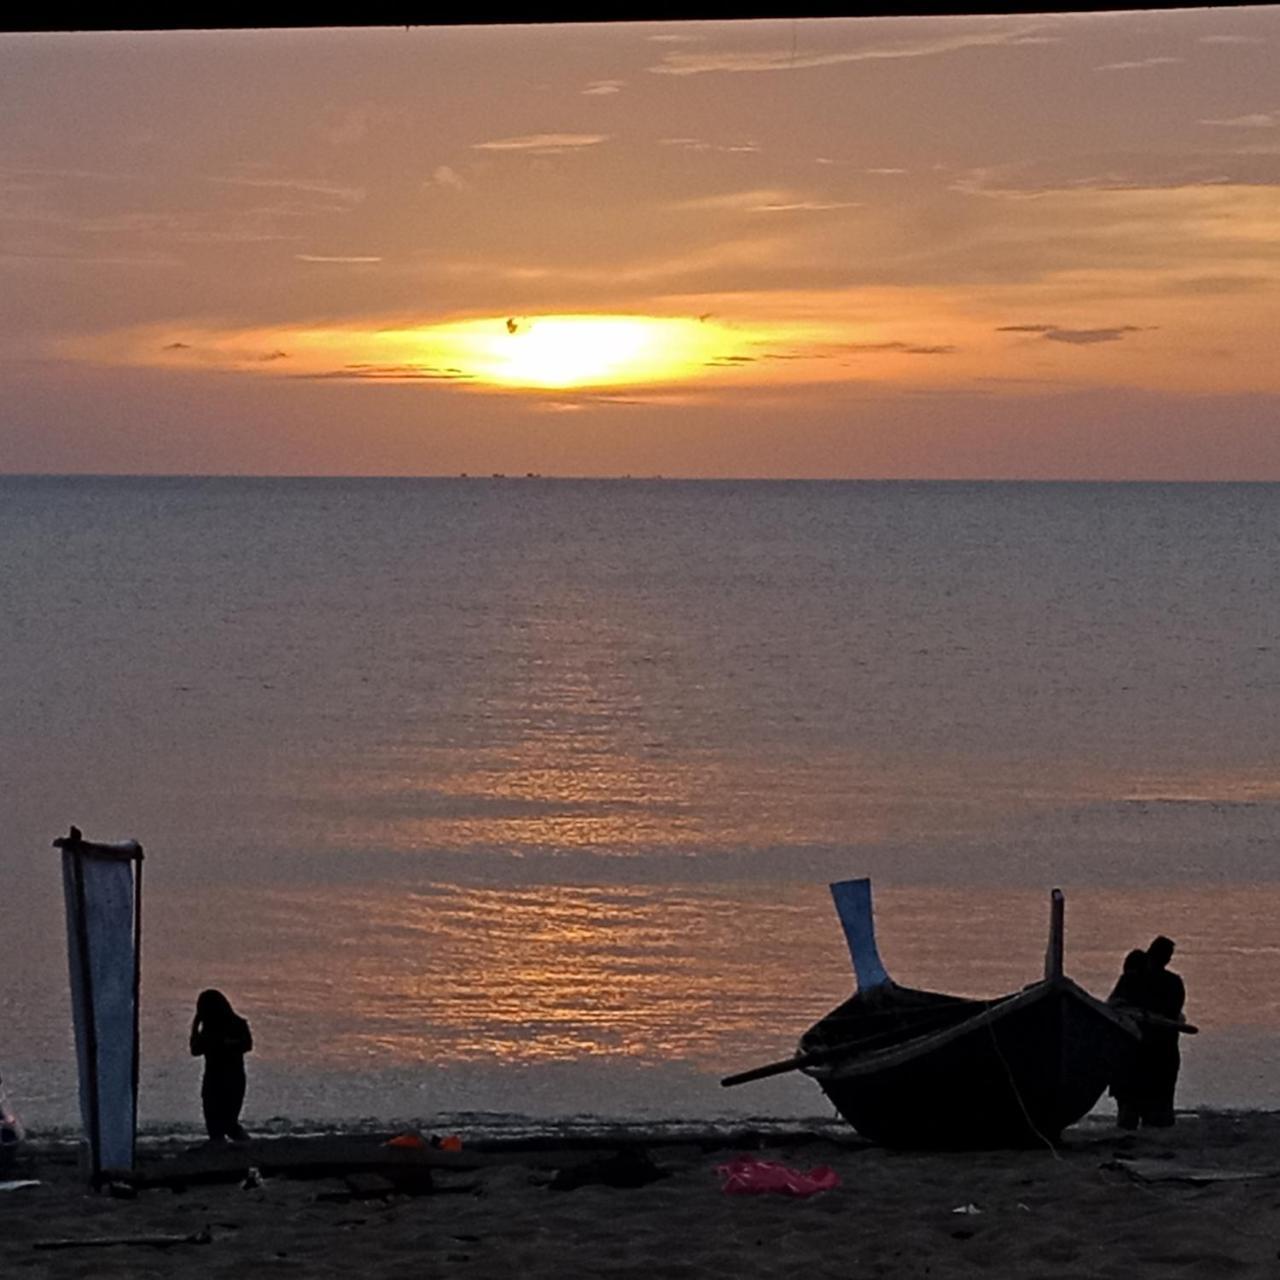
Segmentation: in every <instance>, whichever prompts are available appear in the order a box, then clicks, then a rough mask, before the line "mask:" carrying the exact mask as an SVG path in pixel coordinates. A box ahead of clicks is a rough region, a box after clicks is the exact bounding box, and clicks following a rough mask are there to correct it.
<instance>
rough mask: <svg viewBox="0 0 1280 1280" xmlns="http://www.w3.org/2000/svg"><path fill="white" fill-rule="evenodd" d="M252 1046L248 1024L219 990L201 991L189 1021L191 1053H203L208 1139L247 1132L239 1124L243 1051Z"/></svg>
mask: <svg viewBox="0 0 1280 1280" xmlns="http://www.w3.org/2000/svg"><path fill="white" fill-rule="evenodd" d="M252 1048H253V1035H252V1033H251V1032H250V1030H249V1024H248V1023H247V1022H246V1021H245V1020H244V1019H243V1018H242V1017H240V1015H239V1014H237V1013H236V1011H235V1010H234V1009H233V1008H232V1007H231V1001H230V1000H228V999H227V997H226V996H224V995H223V994H222V992H221V991H214V990H209V991H202V992H201V993H200V996H199V998H198V999H197V1000H196V1016H195V1017H194V1018H193V1019H192V1022H191V1054H192V1057H199V1056H201V1055H202V1054H203V1056H204V1080H203V1082H202V1083H201V1085H200V1102H201V1104H202V1105H203V1107H204V1124H205V1128H206V1129H207V1130H208V1132H209V1140H210V1141H211V1142H222V1141H224V1140H226V1139H227V1138H230V1139H232V1140H234V1141H236V1142H242V1141H244V1139H245V1138H247V1137H248V1136H249V1135H248V1134H247V1133H245V1131H244V1129H243V1127H242V1126H241V1124H240V1108H241V1107H242V1106H243V1105H244V1087H245V1078H244V1055H245V1054H246V1053H248V1052H249V1051H250V1050H251V1049H252Z"/></svg>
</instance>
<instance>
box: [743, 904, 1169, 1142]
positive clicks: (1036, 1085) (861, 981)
mask: <svg viewBox="0 0 1280 1280" xmlns="http://www.w3.org/2000/svg"><path fill="white" fill-rule="evenodd" d="M831 891H832V895H833V896H834V898H835V901H836V908H837V910H838V912H839V914H840V920H841V923H842V924H843V926H844V930H845V935H846V937H847V939H848V941H849V949H850V951H851V952H852V955H853V963H854V969H855V972H856V974H857V979H858V989H857V991H856V992H855V994H854V995H853V996H852V997H851V998H850V999H848V1000H846V1001H844V1003H843V1004H840V1005H838V1006H837V1007H836V1008H835V1009H833V1010H832V1011H831V1012H830V1013H829V1014H827V1015H826V1017H824V1018H822V1019H821V1020H820V1021H818V1022H817V1023H815V1024H814V1025H813V1026H812V1027H810V1028H809V1030H808V1031H806V1032H805V1033H804V1035H803V1036H802V1037H801V1039H800V1046H799V1049H798V1050H797V1052H796V1054H795V1055H794V1056H793V1057H792V1058H789V1059H784V1060H782V1061H781V1062H775V1063H770V1064H768V1065H767V1066H764V1067H757V1068H755V1069H754V1070H751V1071H744V1072H741V1073H740V1074H738V1075H735V1076H728V1077H726V1078H725V1079H724V1080H723V1081H722V1083H723V1084H725V1085H734V1084H743V1083H746V1082H747V1081H748V1080H757V1079H761V1078H763V1077H764V1076H770V1075H778V1074H781V1073H782V1072H784V1071H797V1070H798V1071H803V1072H804V1073H805V1074H806V1075H808V1076H810V1077H811V1078H812V1079H813V1080H815V1081H817V1083H818V1084H819V1085H820V1086H821V1088H822V1090H823V1092H824V1093H825V1094H826V1095H827V1097H828V1098H830V1099H831V1101H832V1103H833V1104H834V1105H835V1107H836V1110H837V1111H839V1113H840V1114H841V1115H842V1116H843V1117H844V1118H845V1119H846V1120H847V1121H848V1122H849V1123H850V1124H851V1125H852V1126H853V1127H854V1128H855V1129H856V1130H857V1131H858V1133H860V1134H861V1135H862V1136H863V1137H864V1138H868V1139H869V1140H871V1141H872V1142H877V1143H881V1144H883V1145H885V1146H894V1147H949V1148H979V1147H1005V1146H1026V1145H1029V1144H1033V1143H1037V1142H1044V1143H1050V1144H1052V1143H1054V1142H1056V1141H1057V1139H1058V1137H1059V1135H1060V1134H1061V1133H1062V1130H1063V1129H1065V1128H1066V1127H1067V1126H1068V1125H1071V1124H1074V1123H1075V1122H1076V1121H1077V1120H1079V1119H1081V1118H1082V1117H1083V1116H1085V1115H1086V1114H1087V1113H1088V1112H1089V1111H1090V1110H1091V1109H1092V1108H1093V1106H1094V1104H1095V1103H1096V1102H1097V1101H1098V1099H1099V1098H1100V1097H1101V1096H1102V1093H1103V1090H1104V1089H1106V1087H1107V1084H1108V1083H1109V1081H1110V1080H1111V1079H1112V1078H1113V1076H1114V1075H1115V1073H1116V1072H1117V1071H1118V1070H1119V1069H1121V1068H1123V1067H1124V1066H1125V1064H1126V1063H1127V1062H1130V1061H1132V1058H1133V1055H1134V1053H1135V1052H1136V1050H1137V1045H1138V1041H1139V1039H1140V1038H1141V1026H1140V1024H1139V1021H1138V1019H1137V1018H1135V1017H1134V1016H1132V1015H1131V1014H1128V1013H1125V1012H1123V1011H1120V1010H1117V1009H1115V1008H1113V1007H1112V1006H1110V1005H1108V1004H1107V1003H1105V1002H1104V1001H1102V1000H1099V999H1097V998H1096V997H1094V996H1092V995H1090V994H1089V992H1087V991H1086V990H1084V988H1083V987H1081V986H1078V985H1077V984H1076V983H1075V982H1073V981H1072V980H1071V979H1070V978H1068V977H1067V976H1066V975H1065V973H1064V972H1063V918H1064V900H1063V896H1062V893H1061V891H1060V890H1057V889H1055V890H1054V891H1053V895H1052V905H1051V910H1050V933H1049V947H1048V951H1047V954H1046V957H1045V973H1044V977H1043V978H1042V979H1039V980H1037V981H1035V982H1033V983H1031V984H1030V985H1029V986H1026V987H1024V988H1023V989H1022V990H1021V991H1016V992H1014V993H1013V994H1011V995H1005V996H1000V997H998V998H996V999H991V1000H980V999H969V998H967V997H963V996H952V995H944V994H942V993H941V992H935V991H920V990H916V989H914V988H911V987H902V986H899V985H898V984H897V983H896V982H894V981H893V979H892V978H890V977H889V975H888V973H887V972H886V971H885V968H884V965H883V964H882V963H881V960H880V955H879V952H878V949H877V947H876V939H875V926H874V922H873V917H872V912H871V882H870V881H869V880H845V881H841V882H840V883H838V884H833V885H832V886H831ZM1188 1029H1189V1028H1188Z"/></svg>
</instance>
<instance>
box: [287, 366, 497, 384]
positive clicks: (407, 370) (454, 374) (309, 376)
mask: <svg viewBox="0 0 1280 1280" xmlns="http://www.w3.org/2000/svg"><path fill="white" fill-rule="evenodd" d="M294 377H296V378H300V379H305V380H306V381H311V382H468V381H471V380H472V375H471V374H469V373H463V372H462V370H461V369H453V368H439V367H436V366H432V365H418V364H349V365H344V366H343V367H342V368H341V369H328V370H325V371H324V372H323V373H299V374H295V375H294Z"/></svg>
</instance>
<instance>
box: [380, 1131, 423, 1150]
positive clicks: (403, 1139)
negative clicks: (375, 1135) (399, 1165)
mask: <svg viewBox="0 0 1280 1280" xmlns="http://www.w3.org/2000/svg"><path fill="white" fill-rule="evenodd" d="M382 1145H383V1146H384V1147H396V1148H398V1149H399V1150H402V1151H422V1150H425V1148H426V1145H427V1140H426V1138H424V1137H423V1136H422V1134H420V1133H397V1134H396V1136H395V1137H394V1138H388V1139H387V1140H386V1142H384V1143H383V1144H382Z"/></svg>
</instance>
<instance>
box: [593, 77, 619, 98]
mask: <svg viewBox="0 0 1280 1280" xmlns="http://www.w3.org/2000/svg"><path fill="white" fill-rule="evenodd" d="M626 83H627V82H626V81H625V80H593V81H592V82H591V83H590V84H589V85H587V87H586V88H585V89H583V91H582V94H583V97H586V98H607V97H608V96H609V95H610V94H614V93H621V92H622V90H623V89H624V88H625V87H626Z"/></svg>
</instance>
